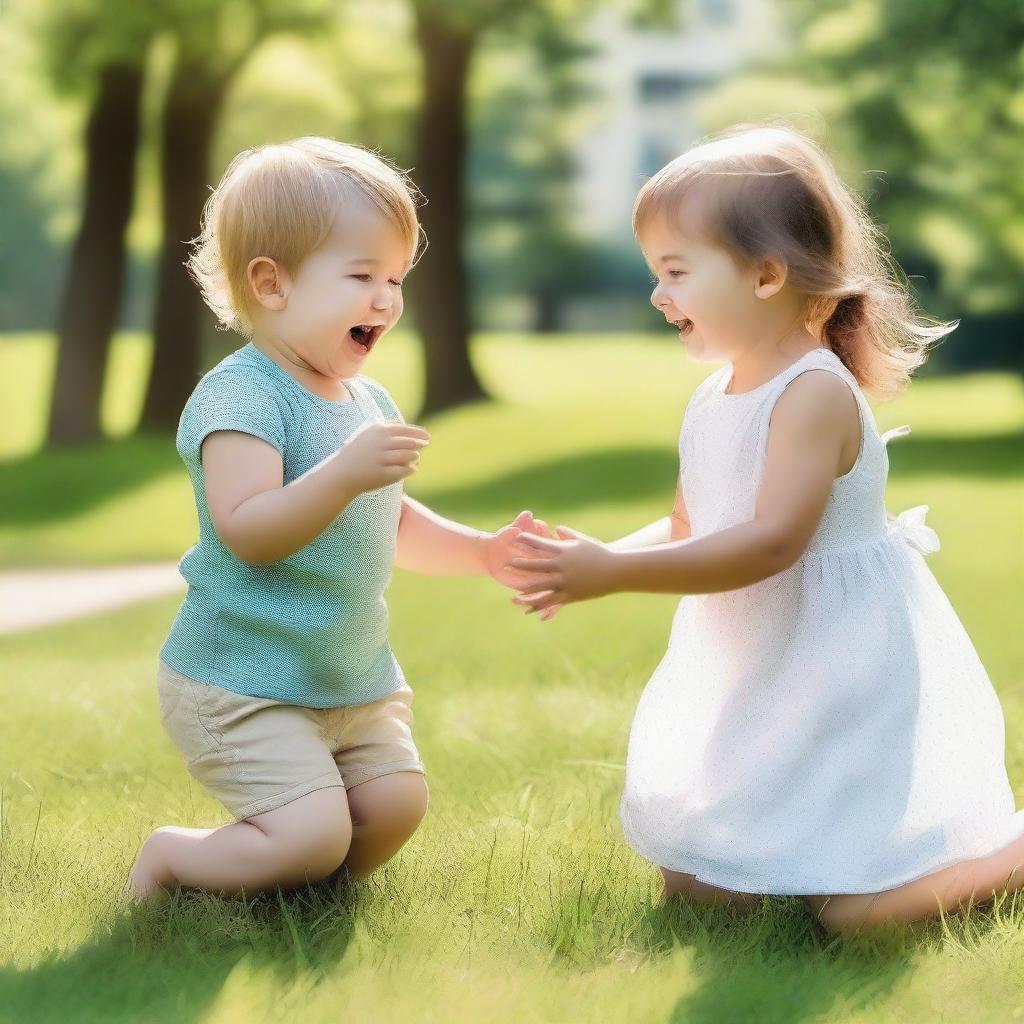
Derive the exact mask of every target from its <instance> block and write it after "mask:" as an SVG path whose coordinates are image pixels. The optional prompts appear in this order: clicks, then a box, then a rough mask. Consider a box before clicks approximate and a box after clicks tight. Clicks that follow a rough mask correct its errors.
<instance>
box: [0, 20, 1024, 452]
mask: <svg viewBox="0 0 1024 1024" xmlns="http://www.w3.org/2000/svg"><path fill="white" fill-rule="evenodd" d="M0 12H2V18H0V59H2V61H3V67H4V69H5V73H4V82H5V88H4V90H3V91H2V95H0V211H2V218H3V221H2V224H0V236H2V237H3V239H4V243H5V244H4V245H3V247H2V251H0V330H2V331H3V332H5V333H4V334H3V335H2V337H3V341H2V342H0V344H2V345H3V346H4V348H5V350H7V351H6V352H5V354H4V356H3V358H4V360H5V361H4V362H3V363H2V364H0V366H2V367H3V368H4V369H5V372H4V377H5V378H6V380H5V381H4V384H3V386H4V388H5V394H7V393H8V392H12V391H13V392H16V393H17V394H18V395H20V396H21V398H20V403H19V405H18V411H19V416H21V421H20V422H12V419H11V417H9V416H7V417H5V418H4V424H3V427H2V428H0V429H2V430H3V431H4V432H5V435H6V436H5V437H4V438H3V444H2V451H3V454H6V455H13V454H18V453H25V452H28V451H32V450H33V449H35V448H36V447H37V446H38V445H39V444H40V443H42V442H43V440H44V439H45V438H48V439H49V441H50V442H51V444H61V443H65V442H80V441H85V440H95V439H97V438H99V437H101V436H102V435H103V434H104V431H105V430H106V431H107V432H109V431H110V430H113V431H114V432H120V433H124V432H126V431H131V430H134V429H135V428H136V426H138V425H140V424H141V426H143V427H144V428H146V429H148V430H155V431H164V432H167V431H171V430H172V429H173V427H174V425H175V423H176V421H177V416H178V413H179V411H180V408H181V404H182V403H183V401H184V399H185V397H187V395H188V393H189V391H190V390H191V388H192V386H193V385H194V382H195V380H196V377H197V374H199V373H200V372H201V371H202V370H203V369H205V368H206V367H207V366H209V365H211V364H212V362H214V361H215V360H216V359H217V358H219V357H220V356H221V355H223V354H224V353H225V352H226V351H228V350H230V349H231V348H233V347H236V346H237V344H239V340H238V339H237V338H234V337H231V336H227V335H224V334H218V333H217V332H215V331H214V330H213V327H212V323H213V321H212V316H211V315H210V314H208V312H207V311H206V310H205V309H204V308H203V307H202V306H201V304H200V302H199V296H198V292H197V290H196V288H195V287H194V286H193V285H192V284H191V282H190V281H189V280H188V279H187V277H186V275H185V273H184V270H183V268H182V262H183V260H184V258H185V255H186V250H185V244H184V243H185V241H187V239H189V238H191V237H193V236H194V235H195V234H196V233H197V232H198V225H199V213H200V210H201V208H202V204H203V201H204V199H205V196H206V194H207V191H208V188H209V187H210V186H211V185H212V184H214V183H216V181H217V180H218V178H219V177H220V174H221V172H222V171H223V169H224V167H225V166H226V164H227V162H228V161H229V160H230V158H231V157H232V156H233V155H234V154H235V153H237V152H238V151H239V150H241V149H244V148H246V147H249V146H254V145H259V144H261V143H265V142H272V141H279V140H284V139H288V138H292V137H295V136H298V135H302V134H310V133H315V134H323V135H330V136H334V137H337V138H340V139H344V140H348V141H354V142H359V143H362V144H364V145H368V146H372V147H378V148H380V149H381V150H382V151H383V152H384V153H386V154H388V155H389V156H391V157H392V158H393V159H394V160H396V161H397V162H398V163H399V164H400V165H401V166H403V167H406V168H411V169H412V175H413V177H414V179H415V180H416V181H417V183H418V184H419V185H420V187H421V188H422V189H423V191H424V192H425V193H426V195H427V198H428V200H429V202H428V205H427V206H426V207H425V208H424V210H423V219H424V222H425V226H426V229H427V232H428V236H429V238H430V252H429V256H428V257H427V258H426V259H425V260H424V261H423V262H422V263H421V265H420V266H419V267H418V268H417V270H416V272H415V274H414V275H413V277H412V278H411V280H410V285H409V292H410V313H409V315H408V316H407V320H406V326H407V327H408V328H409V329H415V330H416V332H417V333H418V335H419V337H420V339H421V340H422V343H423V346H424V348H423V351H424V353H425V355H426V358H425V359H424V360H423V363H422V367H421V374H420V376H421V378H422V380H421V390H420V392H419V393H418V395H417V399H418V400H419V402H420V408H421V410H422V411H423V412H425V413H430V412H436V411H439V410H442V409H445V408H449V407H451V406H453V405H457V404H460V403H462V402H465V401H467V400H471V399H474V398H478V397H481V396H485V395H486V392H487V388H486V385H485V384H484V382H482V381H481V379H480V375H479V373H478V372H477V370H476V368H475V367H474V364H473V360H472V359H471V358H470V357H469V356H468V355H467V352H468V350H469V349H470V347H471V345H470V338H471V337H472V336H474V334H475V333H476V332H486V331H505V332H508V331H513V332H542V333H543V334H544V335H546V336H549V337H550V340H551V343H552V344H554V343H556V342H557V335H558V334H560V333H561V332H589V333H594V332H604V331H654V330H657V328H658V324H659V317H658V316H657V314H656V313H655V312H654V311H653V310H652V309H651V308H650V307H649V305H648V303H647V292H648V290H649V281H648V276H647V271H646V268H645V267H644V265H643V263H642V261H641V259H640V256H639V253H638V252H637V250H636V247H635V245H634V244H633V241H632V238H631V236H630V232H629V211H630V205H631V202H632V199H633V196H634V195H635V193H636V190H637V188H638V187H639V185H640V184H641V183H642V182H643V181H644V179H645V178H646V177H647V176H649V175H650V174H651V173H652V172H653V171H654V170H655V169H656V168H658V167H659V166H661V165H662V164H663V163H665V162H666V161H667V160H668V159H670V158H671V157H672V156H673V155H675V154H677V153H679V152H680V151H681V150H683V149H684V148H685V147H686V146H687V145H688V144H689V143H690V142H692V141H693V140H694V139H696V138H698V137H700V136H701V135H703V134H706V133H708V132H710V131H714V130H717V129H719V128H722V127H724V126H726V125H729V124H733V123H735V122H739V121H758V120H762V119H765V118H779V117H781V118H785V119H787V120H789V121H790V122H792V123H794V124H795V125H796V126H798V127H800V128H802V129H804V130H806V131H808V132H810V133H811V134H812V135H814V136H815V137H816V138H818V139H819V140H820V141H822V142H824V144H825V145H826V147H827V148H828V149H829V151H830V152H831V153H832V155H833V157H834V159H835V160H836V161H837V163H838V165H839V166H840V168H841V170H842V172H843V174H844V176H845V177H846V179H847V181H848V182H850V183H851V184H852V185H853V186H854V187H855V188H857V189H858V190H860V191H861V192H863V193H864V194H865V195H866V196H867V197H868V199H869V201H870V205H871V209H872V211H873V213H874V215H875V216H876V218H877V219H879V220H880V221H881V222H882V223H883V224H884V225H885V226H886V228H887V230H888V233H889V236H890V238H891V241H892V247H893V250H894V253H895V255H896V257H897V258H898V260H899V261H900V263H901V264H902V266H903V267H904V268H905V270H906V272H907V274H908V275H909V276H910V277H911V279H912V282H913V285H914V288H915V290H916V291H917V293H918V296H919V299H920V301H921V304H922V305H923V306H924V308H925V309H926V310H927V311H928V312H929V313H931V314H932V315H934V316H937V317H940V318H956V317H959V318H961V320H962V323H961V327H960V329H959V330H958V331H957V332H956V333H955V334H954V335H953V336H952V337H951V339H949V340H948V341H947V342H946V343H945V344H944V345H942V346H941V348H940V349H939V350H938V351H937V353H936V355H935V357H934V359H933V361H932V364H931V365H930V366H929V367H928V371H927V372H929V373H935V372H942V371H946V372H950V371H954V370H965V369H999V368H1002V369H1014V370H1017V371H1019V370H1020V368H1021V365H1022V358H1024V355H1022V353H1024V346H1022V344H1021V336H1022V330H1021V328H1022V325H1024V292H1022V289H1021V287H1020V277H1021V268H1022V264H1024V178H1022V176H1021V174H1020V173H1019V168H1020V166H1021V164H1022V162H1024V132H1022V129H1024V75H1022V50H1021V47H1022V41H1024V15H1022V14H1021V8H1020V6H1019V4H1017V3H1015V2H1013V0H982V2H980V3H976V4H973V5H966V4H963V3H962V2H959V0H898V2H883V0H858V2H855V3H849V2H842V3H832V2H807V0H685V2H673V0H636V2H625V0H621V2H583V0H521V2H501V0H463V2H454V0H451V2H445V0H373V2H370V0H299V2H286V0H228V2H214V0H161V2H153V3H147V4H136V3H134V2H129V0H43V2H32V3H29V2H27V0H5V3H4V4H3V6H2V7H0ZM910 54H912V58H911V57H909V56H908V55H910ZM118 331H129V332H132V331H133V332H140V333H139V334H138V335H137V340H138V341H139V344H140V345H141V348H140V349H139V351H138V353H137V354H136V361H135V363H133V364H132V371H131V377H132V379H133V380H135V382H136V390H137V392H138V394H137V396H136V397H134V398H133V399H132V402H131V403H129V405H130V406H133V407H130V408H125V409H124V410H123V412H122V414H121V418H120V419H119V420H118V421H117V422H116V423H109V422H105V421H104V415H105V413H104V412H103V401H104V398H103V388H104V383H105V382H106V383H107V385H108V386H109V383H110V379H109V378H110V373H111V372H112V371H111V352H112V348H111V341H112V339H113V338H114V336H115V334H116V332H118ZM32 343H34V344H36V345H37V346H38V351H37V355H38V359H39V360H41V362H40V363H39V365H38V366H37V371H38V374H39V375H40V376H39V381H38V387H37V389H36V392H35V393H34V394H33V395H32V403H31V407H29V408H25V407H24V406H25V403H26V402H27V401H28V398H27V396H26V395H25V394H24V387H23V383H24V382H22V383H18V382H17V381H16V380H15V374H14V371H13V366H14V365H15V363H14V362H12V359H13V358H14V357H13V356H12V355H11V348H12V346H18V345H19V344H20V345H21V346H22V348H24V346H25V345H26V344H32ZM666 343H668V339H666ZM115 350H116V346H115ZM135 406H137V407H135ZM414 411H415V410H410V412H414ZM25 417H27V419H25Z"/></svg>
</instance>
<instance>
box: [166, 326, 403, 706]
mask: <svg viewBox="0 0 1024 1024" xmlns="http://www.w3.org/2000/svg"><path fill="white" fill-rule="evenodd" d="M347 384H348V388H349V391H350V392H351V393H352V396H353V400H351V401H347V402H335V401H331V400H329V399H326V398H321V397H320V396H319V395H316V394H314V393H313V392H311V391H309V390H308V389H307V388H304V387H303V386H302V385H301V384H300V383H299V382H298V381H297V380H296V379H295V378H294V377H292V376H291V375H290V374H288V373H286V372H285V371H284V370H282V369H281V367H279V366H278V365H277V364H276V363H275V362H274V361H273V360H272V359H271V358H270V357H269V356H267V355H265V354H264V353H262V352H261V351H260V350H259V349H257V348H255V347H254V346H253V345H251V344H250V345H245V346H244V347H242V348H240V349H238V350H237V351H236V352H233V353H232V354H231V355H229V356H228V357H227V358H226V359H224V360H223V361H222V362H220V363H218V365H217V366H215V367H214V368H213V369H212V370H210V372H209V373H207V374H206V376H205V377H203V378H202V380H200V382H199V383H198V384H197V385H196V389H195V391H193V392H192V395H191V396H190V397H189V400H188V402H187V403H186V404H185V408H184V410H183V411H182V414H181V422H180V424H179V426H178V435H177V447H178V452H179V454H180V455H181V457H182V459H183V460H184V462H185V466H186V467H187V468H188V472H189V476H190V477H191V479H192V488H193V491H194V492H195V501H196V511H197V512H198V515H199V542H198V543H197V544H196V546H195V547H193V548H192V549H191V550H189V551H188V552H187V553H186V554H185V556H184V558H182V560H181V562H180V563H179V569H180V571H181V574H182V576H184V577H185V580H186V581H187V582H188V594H187V595H186V597H185V600H184V602H183V603H182V605H181V608H180V609H179V611H178V614H177V617H176V618H175V620H174V624H173V625H172V626H171V631H170V635H169V636H168V637H167V640H166V642H165V643H164V645H163V648H162V649H161V651H160V656H161V658H162V659H163V660H164V661H165V662H166V663H167V664H168V665H170V666H171V668H173V669H176V670H177V671H179V672H182V673H184V674H185V675H187V676H191V677H192V678H193V679H198V680H200V681H201V682H207V683H215V684H216V685H217V686H222V687H224V688H225V689H228V690H232V691H234V692H235V693H241V694H246V695H248V696H252V697H270V698H273V699H274V700H281V701H285V702H286V703H289V704H301V705H304V706H306V707H312V708H325V707H337V706H341V705H348V704H364V703H367V702H368V701H372V700H378V699H380V698H381V697H386V696H387V695H388V694H391V693H394V692H395V691H396V690H398V689H400V688H401V687H402V686H403V685H404V678H403V676H402V670H401V669H400V668H399V666H398V663H397V661H396V660H395V656H394V654H393V653H392V651H391V646H390V644H389V643H388V638H387V626H388V610H387V606H386V605H385V603H384V591H385V590H386V589H387V586H388V583H389V582H390V580H391V567H392V563H393V562H394V556H395V546H396V543H397V538H398V521H399V516H400V513H401V501H402V491H403V488H402V484H401V482H399V483H395V484H391V485H389V486H387V487H382V488H380V489H378V490H375V491H368V492H365V493H363V494H360V495H358V496H357V497H356V498H355V499H354V500H353V501H352V502H351V503H350V504H349V505H348V507H347V508H345V509H344V511H342V513H341V514H340V515H339V516H338V517H337V518H336V519H335V520H334V521H333V522H332V523H331V524H330V525H329V526H328V527H327V528H326V529H325V530H324V531H323V532H322V533H321V534H320V535H319V536H318V537H316V538H315V539H314V540H313V541H311V542H310V543H309V544H307V545H306V546H305V547H304V548H301V549H300V550H298V551H296V552H295V553H294V554H292V555H290V556H289V557H288V558H285V559H283V560H282V561H280V562H275V563H274V564H273V565H265V566H252V565H247V564H246V563H245V562H242V561H240V560H239V559H238V558H236V557H235V556H234V555H233V554H232V553H231V552H230V551H229V550H228V549H227V548H226V547H225V546H224V544H223V543H222V542H221V540H220V538H219V537H218V536H217V532H216V530H215V529H214V528H213V523H212V522H211V520H210V510H209V508H208V506H207V503H206V487H205V483H204V478H203V466H202V461H201V459H200V448H201V446H202V443H203V439H204V438H205V437H206V436H207V435H208V434H210V433H212V432H213V431H215V430H238V431H242V432H243V433H246V434H253V435H254V436H256V437H260V438H262V439H263V440H265V441H267V442H268V443H269V444H272V445H273V446H274V447H275V448H276V449H277V450H278V451H279V452H280V453H281V456H282V458H283V460H284V482H285V484H287V483H289V482H290V481H292V480H294V479H296V478H297V477H300V476H302V474H303V473H306V472H307V471H308V470H310V469H312V468H313V467H314V466H315V465H317V464H318V463H320V462H322V461H323V460H324V459H325V458H327V456H329V455H331V454H332V453H333V452H335V451H337V450H338V448H340V447H342V446H343V445H344V444H345V442H346V440H347V439H348V438H349V437H350V436H351V434H352V433H353V432H354V431H355V430H356V428H357V427H359V426H360V425H361V424H363V423H365V422H366V421H367V420H379V421H391V422H402V416H401V413H399V411H398V408H397V407H396V406H395V403H394V401H393V400H392V398H391V396H390V395H389V394H388V393H387V391H386V390H385V389H384V388H383V387H382V386H381V385H380V384H378V383H377V382H376V381H373V380H370V379H369V378H368V377H357V378H355V379H354V380H351V381H348V382H347Z"/></svg>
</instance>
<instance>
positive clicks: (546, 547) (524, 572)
mask: <svg viewBox="0 0 1024 1024" xmlns="http://www.w3.org/2000/svg"><path fill="white" fill-rule="evenodd" d="M486 551H487V563H488V564H487V568H488V571H489V572H490V574H491V576H493V577H494V579H496V580H497V581H498V582H499V583H502V584H504V585H505V586H507V587H511V588H512V589H513V590H517V591H518V594H517V595H516V596H515V597H514V598H513V599H512V603H513V604H517V605H520V606H521V607H523V608H524V609H525V610H526V613H527V614H528V615H532V614H534V613H538V615H539V618H540V619H541V620H542V621H547V620H548V619H550V618H552V617H553V616H554V615H556V614H557V613H558V610H559V609H560V608H561V607H562V605H566V604H571V603H572V602H573V601H585V600H587V599H589V598H592V597H602V596H603V595H605V594H608V593H611V591H612V589H613V587H612V580H613V575H612V569H613V565H614V559H615V554H614V553H613V552H612V551H611V549H610V548H609V547H608V546H607V545H606V544H602V543H601V541H599V540H595V539H594V538H593V537H588V536H587V535H586V534H585V533H580V532H578V531H577V530H571V529H569V527H567V526H559V527H557V528H556V529H555V530H554V531H552V530H550V529H549V527H548V525H547V523H545V522H544V520H542V519H536V518H534V516H533V514H532V513H531V512H521V513H520V514H519V515H518V516H517V517H516V518H515V520H514V521H513V522H512V523H511V524H510V525H509V526H506V527H504V528H503V529H501V530H499V531H498V532H497V533H495V534H492V535H491V537H490V539H489V543H488V544H487V547H486Z"/></svg>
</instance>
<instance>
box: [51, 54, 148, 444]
mask: <svg viewBox="0 0 1024 1024" xmlns="http://www.w3.org/2000/svg"><path fill="white" fill-rule="evenodd" d="M141 94H142V68H141V66H139V65H137V64H111V65H108V66H107V67H105V68H103V70H102V71H101V72H100V74H99V82H98V89H97V93H96V98H95V101H94V103H93V107H92V111H91V113H90V114H89V121H88V125H87V127H86V132H85V197H84V209H83V212H82V222H81V226H80V227H79V229H78V237H77V238H76V239H75V244H74V247H73V248H72V251H71V256H70V262H69V266H68V272H67V277H66V281H65V285H64V296H63V299H62V300H61V307H60V314H59V316H58V320H57V371H56V375H55V377H54V384H53V397H52V403H51V406H50V420H49V427H48V431H47V442H48V443H49V444H51V445H56V444H69V443H76V442H82V441H92V440H97V439H98V438H100V437H101V436H102V430H101V426H100V401H101V398H102V395H103V379H104V375H105V373H106V368H107V354H108V351H109V348H110V337H111V334H112V333H113V331H114V329H115V327H116V326H117V317H118V311H119V309H120V306H121V289H122V287H123V284H124V273H125V230H126V229H127V226H128V220H129V218H130V216H131V211H132V201H133V199H134V194H135V155H136V150H137V148H138V142H139V99H140V97H141Z"/></svg>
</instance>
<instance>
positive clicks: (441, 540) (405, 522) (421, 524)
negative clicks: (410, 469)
mask: <svg viewBox="0 0 1024 1024" xmlns="http://www.w3.org/2000/svg"><path fill="white" fill-rule="evenodd" d="M542 528H543V524H542V523H540V522H539V520H535V519H534V518H533V515H532V514H531V513H530V512H520V514H519V515H518V516H517V517H516V519H515V521H514V522H512V523H511V524H509V525H508V526H505V527H503V528H502V529H500V530H498V531H497V532H495V533H489V532H488V531H486V530H476V529H474V528H473V527H471V526H465V525H464V524H463V523H457V522H455V521H454V520H452V519H446V518H445V517H444V516H442V515H439V514H438V513H437V512H435V511H433V509H429V508H427V506H426V505H424V504H422V503H421V502H418V501H416V500H415V499H413V498H410V497H409V496H408V495H406V496H405V497H404V498H403V499H402V518H401V520H400V521H399V524H398V551H397V553H396V557H395V565H397V566H398V567H399V568H400V569H408V570H410V571H411V572H419V573H424V574H425V575H427V576H479V575H484V574H486V575H490V576H492V577H493V578H494V579H496V580H497V581H498V582H499V583H502V584H504V585H505V586H509V587H511V586H515V585H516V584H517V583H521V582H522V579H523V576H522V573H517V572H509V571H508V570H507V569H506V568H505V564H506V562H507V561H508V559H509V558H510V557H511V554H512V545H513V543H514V542H515V539H516V538H517V537H518V536H519V535H520V534H521V533H523V532H528V531H539V530H540V529H542ZM543 535H544V536H547V531H546V530H544V534H543Z"/></svg>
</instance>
